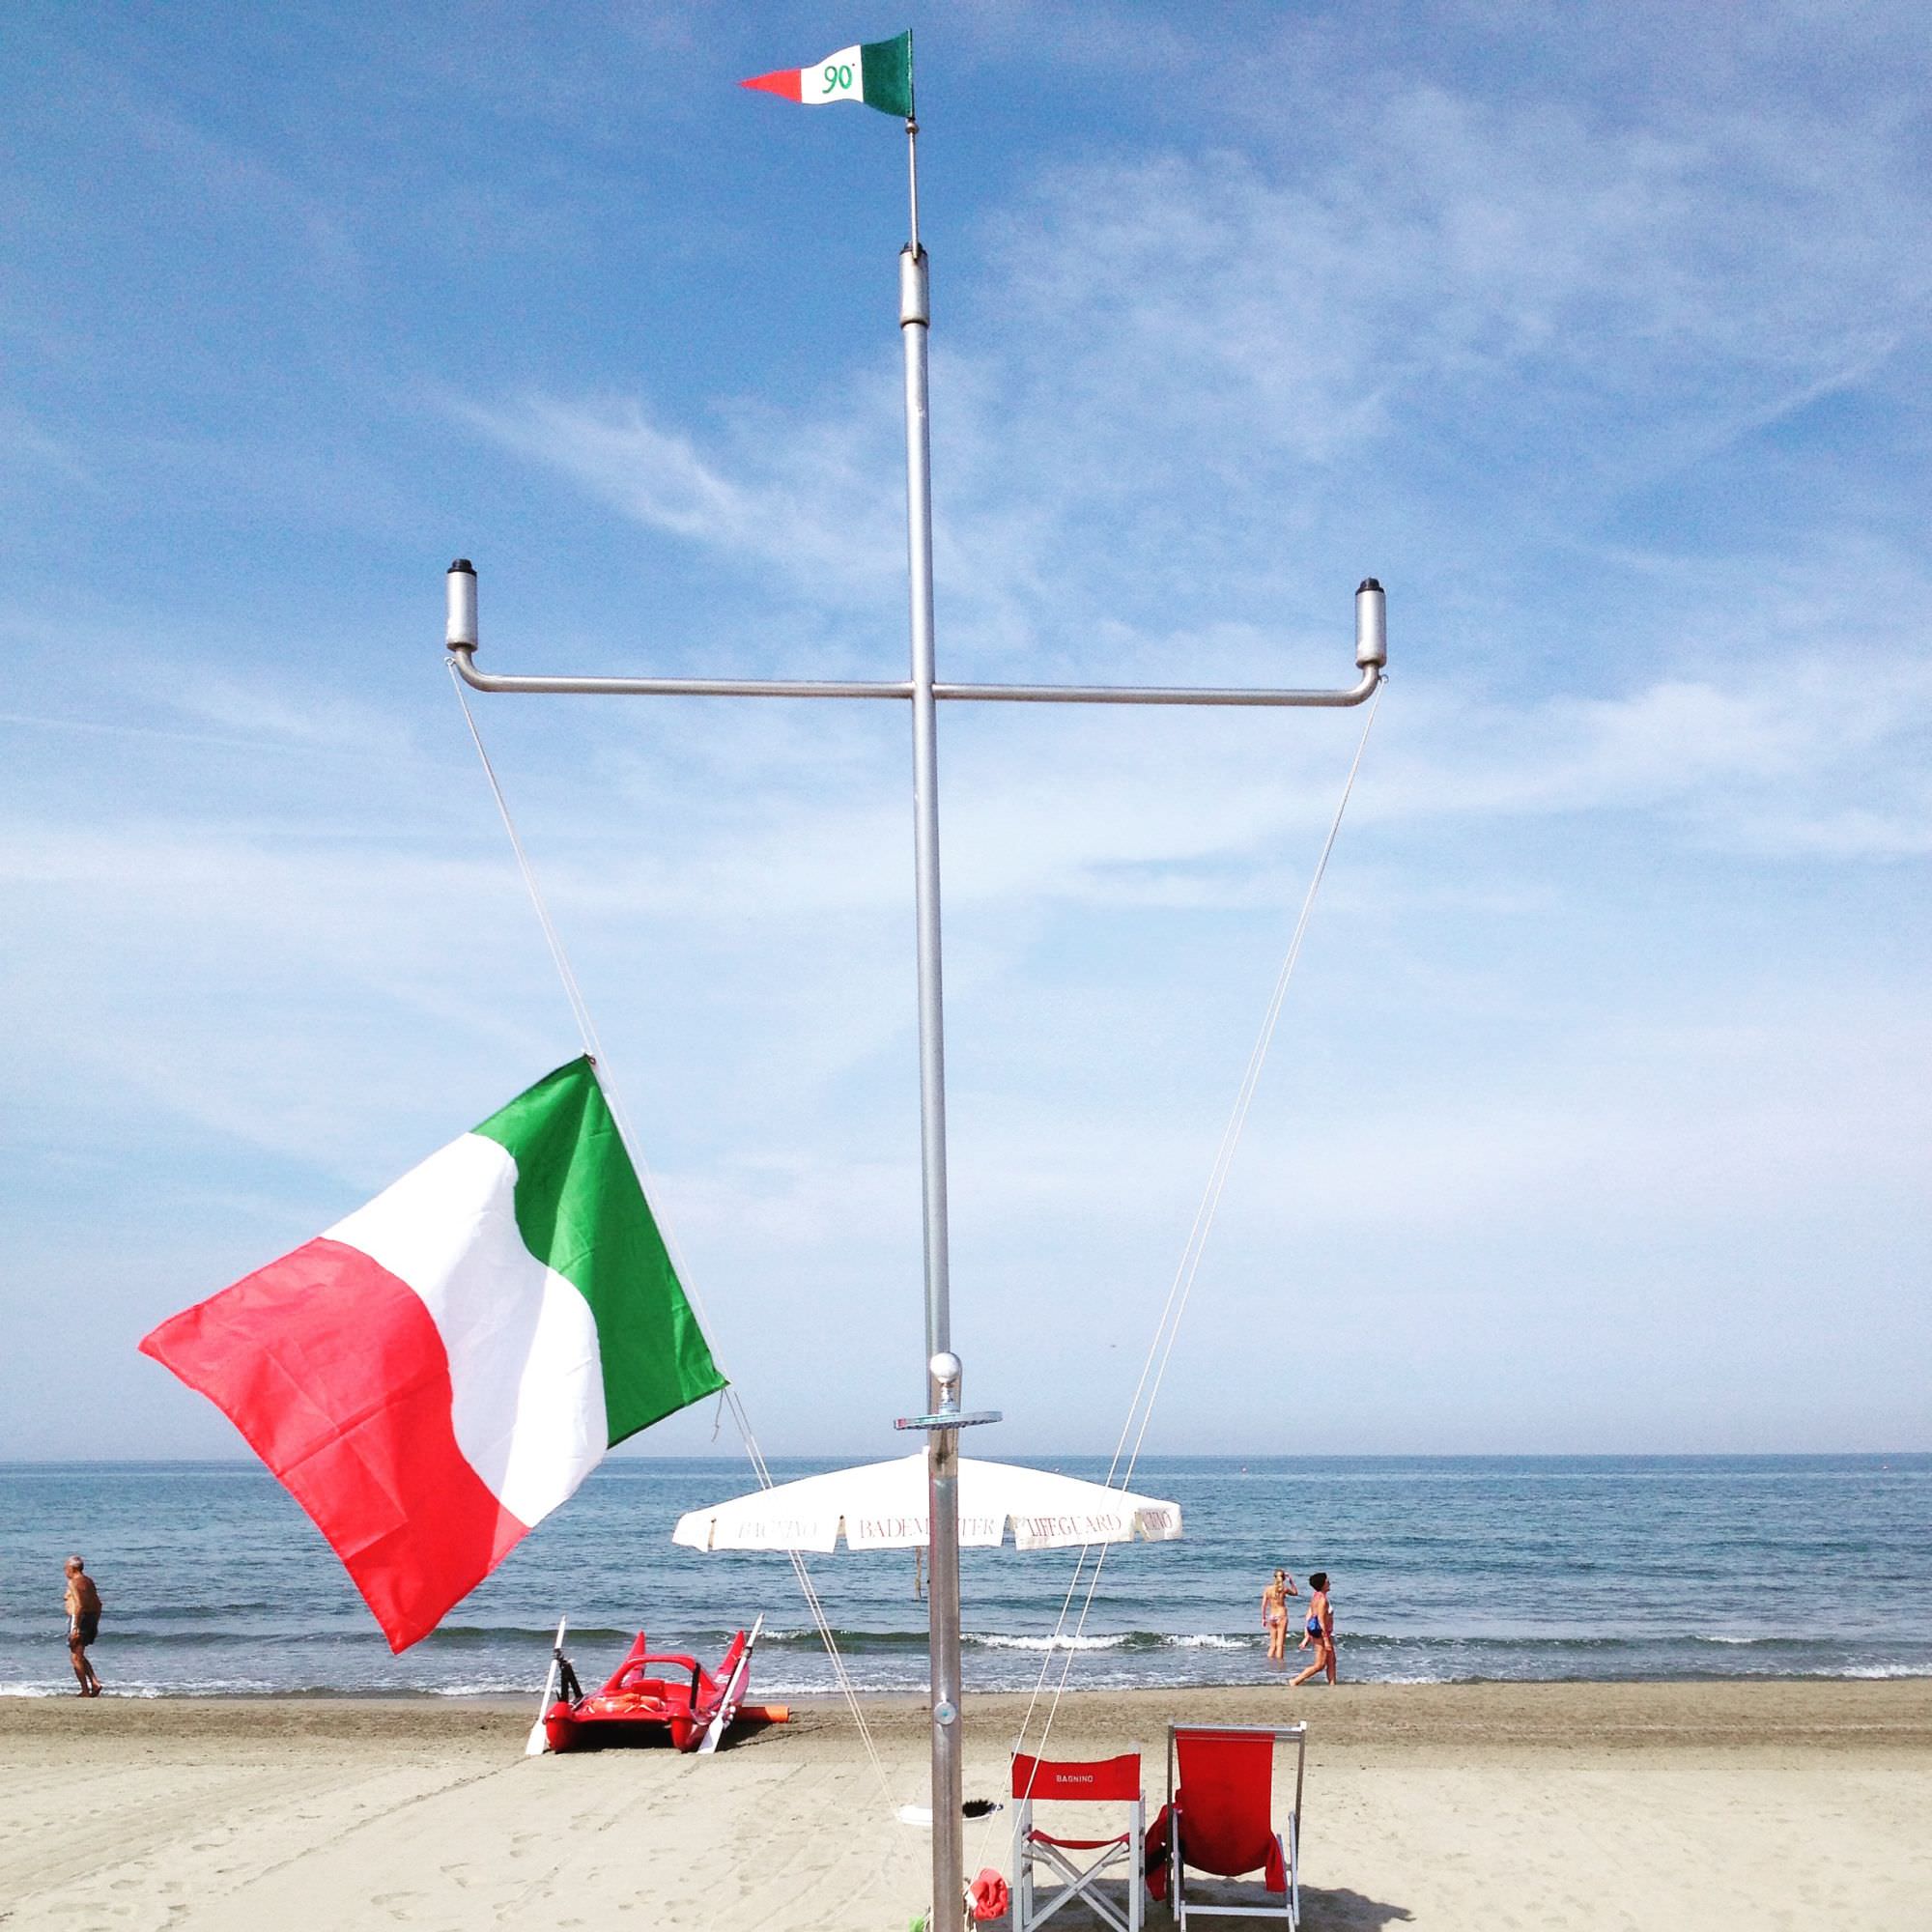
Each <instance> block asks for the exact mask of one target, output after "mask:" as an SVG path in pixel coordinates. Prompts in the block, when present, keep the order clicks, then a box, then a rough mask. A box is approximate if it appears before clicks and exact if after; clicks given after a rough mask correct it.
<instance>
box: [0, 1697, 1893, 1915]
mask: <svg viewBox="0 0 1932 1932" xmlns="http://www.w3.org/2000/svg"><path fill="white" fill-rule="evenodd" d="M1018 1709H1019V1706H1018V1704H1017V1702H1016V1701H1015V1700H1012V1699H1007V1698H993V1697H986V1698H980V1699H978V1700H976V1701H975V1702H974V1703H973V1705H972V1706H971V1708H970V1712H969V1717H970V1719H971V1723H972V1731H971V1734H970V1745H971V1751H970V1758H969V1774H968V1779H967V1790H968V1793H969V1795H984V1796H995V1795H998V1793H999V1791H1000V1788H1001V1785H1002V1782H1003V1774H1004V1747H1005V1742H1006V1741H1007V1740H1008V1738H1009V1734H1010V1733H1011V1731H1012V1729H1013V1728H1014V1726H1015V1724H1016V1721H1017V1716H1018ZM867 1710H868V1716H869V1719H870V1721H871V1723H872V1726H873V1732H874V1737H875V1739H876V1742H877V1746H878V1749H879V1754H880V1758H881V1762H882V1766H883V1771H884V1775H885V1783H886V1784H889V1785H890V1787H891V1796H892V1799H893V1801H894V1802H895V1803H902V1802H907V1801H916V1802H923V1798H924V1791H923V1776H924V1748H925V1723H924V1715H923V1711H922V1710H920V1709H919V1708H917V1707H916V1706H913V1705H910V1704H890V1703H874V1704H870V1705H868V1707H867ZM1290 1716H1296V1717H1306V1718H1307V1719H1309V1720H1310V1724H1311V1733H1310V1739H1311V1742H1310V1752H1309V1769H1308V1786H1307V1795H1306V1804H1305V1824H1304V1838H1303V1847H1304V1850H1303V1871H1304V1882H1305V1892H1304V1896H1305V1908H1306V1909H1305V1919H1304V1922H1305V1923H1306V1924H1307V1925H1309V1926H1310V1927H1313V1928H1316V1932H1321V1928H1350V1932H1370V1928H1378V1927H1383V1926H1395V1925H1405V1926H1415V1927H1418V1928H1442V1932H1465V1928H1466V1932H1476V1928H1479V1927H1480V1928H1483V1932H1494V1928H1507V1927H1523V1928H1531V1927H1551V1926H1577V1927H1586V1926H1587V1927H1608V1926H1623V1925H1629V1926H1644V1927H1649V1928H1655V1927H1660V1926H1662V1927H1672V1926H1683V1927H1687V1928H1688V1927H1727V1926H1739V1927H1746V1926H1751V1927H1758V1926H1780V1925H1789V1926H1801V1925H1812V1924H1830V1925H1832V1926H1833V1927H1835V1928H1840V1932H1850V1928H1857V1927H1871V1928H1880V1927H1884V1928H1900V1927H1906V1926H1911V1925H1915V1924H1924V1923H1927V1922H1928V1908H1927V1905H1926V1900H1927V1898H1928V1896H1932V1837H1928V1834H1927V1833H1926V1831H1925V1829H1924V1821H1925V1819H1926V1818H1927V1817H1928V1816H1932V1682H1926V1681H1922V1680H1912V1681H1902V1682H1889V1683H1842V1682H1790V1681H1780V1682H1759V1683H1727V1684H1717V1683H1706V1684H1621V1685H1611V1684H1563V1685H1538V1686H1529V1685H1495V1684H1487V1685H1468V1686H1454V1685H1419V1686H1389V1685H1361V1686H1344V1687H1343V1688H1342V1689H1341V1690H1339V1691H1328V1690H1313V1689H1311V1690H1307V1691H1304V1692H1298V1693H1294V1694H1293V1696H1292V1697H1291V1696H1289V1695H1286V1694H1284V1693H1282V1692H1280V1691H1277V1690H1220V1691H1200V1690H1196V1691H1189V1692H1179V1691H1176V1692H1162V1691H1131V1692H1088V1693H1082V1694H1080V1695H1077V1696H1069V1697H1068V1699H1067V1700H1066V1701H1065V1704H1064V1705H1063V1707H1062V1711H1061V1715H1060V1719H1059V1724H1058V1729H1057V1732H1056V1741H1057V1744H1058V1745H1060V1746H1064V1747H1065V1749H1066V1750H1067V1752H1068V1753H1069V1754H1077V1753H1078V1752H1081V1751H1092V1752H1098V1751H1101V1750H1115V1749H1119V1748H1120V1747H1122V1746H1123V1745H1124V1744H1126V1743H1128V1742H1130V1741H1132V1740H1136V1739H1138V1740H1140V1741H1141V1742H1142V1744H1143V1745H1144V1747H1146V1748H1147V1750H1148V1753H1149V1759H1150V1762H1149V1769H1148V1790H1149V1797H1150V1800H1151V1802H1157V1801H1158V1798H1159V1796H1160V1795H1161V1791H1160V1787H1161V1779H1162V1776H1163V1774H1162V1769H1161V1764H1160V1750H1161V1739H1162V1737H1163V1726H1164V1725H1165V1723H1166V1722H1167V1720H1168V1719H1169V1718H1170V1717H1191V1718H1212V1719H1227V1720H1230V1721H1234V1720H1247V1721H1261V1720H1267V1719H1279V1718H1285V1717H1290ZM528 1720H529V1713H528V1711H527V1709H525V1708H521V1707H515V1706H511V1705H506V1704H501V1703H490V1704H482V1703H478V1704H466V1703H459V1702H454V1701H450V1700H441V1699H428V1698H420V1699H411V1700H396V1701H388V1702H384V1701H376V1700H368V1701H363V1700H351V1699H276V1700H272V1701H260V1702H252V1701H245V1700H217V1699H193V1700H189V1699H112V1698H109V1699H103V1700H101V1701H99V1702H96V1703H91V1704H83V1703H82V1702H81V1701H80V1700H78V1699H62V1700H55V1699H45V1700H25V1699H23V1700H19V1701H14V1702H10V1703H8V1704H6V1705H4V1706H0V1922H4V1923H5V1924H6V1925H7V1926H9V1927H10V1928H11V1927H27V1926H68V1927H75V1928H92V1927H97V1926H99V1927H130V1928H148V1927H153V1928H160V1927H164V1926H166V1927H174V1926H184V1927H190V1928H195V1932H201V1928H207V1932H226V1928H237V1932H239V1929H240V1928H243V1927H245V1928H248V1932H260V1928H262V1927H265V1926H266V1927H270V1928H313V1932H327V1928H333V1927H350V1926H356V1927H366V1926H380V1925H399V1926H415V1927H424V1928H447V1932H480V1928H484V1927H497V1926H510V1925H535V1924H543V1925H554V1926H560V1927H572V1926H584V1927H597V1926H613V1927H620V1926H636V1927H639V1928H641V1927H644V1926H650V1927H654V1928H655V1927H661V1926H662V1927H686V1926H689V1927H700V1926H701V1927H706V1928H720V1932H724V1929H725V1928H741V1927H742V1928H750V1927H753V1926H762V1927H801V1928H804V1927H827V1928H831V1927H839V1928H850V1927H874V1926H876V1927H881V1928H885V1927H890V1928H894V1932H898V1929H899V1928H903V1927H904V1926H905V1924H906V1921H907V1919H908V1918H909V1917H910V1915H911V1912H912V1910H913V1908H914V1906H915V1905H916V1904H917V1903H918V1901H919V1899H920V1897H921V1893H922V1889H923V1873H924V1868H925V1861H926V1857H927V1840H926V1837H925V1835H924V1833H923V1832H921V1831H919V1830H918V1829H917V1828H912V1827H908V1826H905V1825H902V1824H899V1823H897V1822H896V1821H895V1819H894V1817H893V1816H892V1813H891V1810H890V1808H889V1806H888V1802H887V1794H886V1791H885V1789H884V1788H882V1782H881V1779H880V1776H878V1775H877V1774H876V1773H875V1772H874V1770H873V1767H872V1765H871V1763H870V1761H869V1760H868V1758H867V1754H866V1752H865V1751H864V1749H863V1748H862V1747H861V1745H860V1742H859V1738H858V1734H857V1732H856V1729H855V1727H854V1726H853V1724H852V1722H851V1719H850V1718H849V1717H848V1716H847V1715H846V1714H845V1713H844V1712H843V1711H842V1710H841V1709H839V1708H838V1707H836V1706H832V1705H807V1706H803V1707H800V1708H799V1709H798V1712H797V1720H796V1721H795V1722H794V1723H793V1724H791V1725H789V1726H787V1727H785V1728H782V1729H777V1730H771V1731H767V1732H764V1733H762V1734H760V1735H757V1736H754V1737H751V1738H748V1739H746V1740H745V1741H744V1742H742V1743H741V1744H738V1745H736V1746H735V1747H731V1748H729V1749H728V1750H726V1751H725V1753H722V1754H721V1755H720V1756H718V1757H716V1758H713V1759H708V1760H703V1759H696V1758H680V1757H678V1756H675V1755H674V1754H672V1753H670V1752H668V1751H652V1750H645V1751H639V1750H632V1751H622V1752H615V1751H612V1752H602V1753H596V1754H586V1755H578V1756H571V1757H565V1758H545V1759H535V1760H526V1759H525V1758H524V1757H523V1756H522V1755H521V1754H520V1751H521V1746H522V1742H523V1738H524V1735H525V1732H526V1728H527V1725H528ZM1007 1830H1008V1819H1007V1817H1006V1816H1005V1815H1004V1814H1003V1815H1001V1816H999V1817H998V1818H996V1819H995V1820H994V1821H993V1823H992V1828H991V1830H990V1831H983V1828H981V1827H980V1826H977V1825H975V1826H969V1828H968V1836H967V1859H968V1864H969V1868H977V1867H978V1866H979V1865H980V1864H981V1863H992V1864H997V1865H999V1866H1001V1868H1002V1869H1004V1868H1005V1865H1006V1854H1007V1846H1006V1833H1007ZM1056 1922H1058V1923H1063V1924H1069V1925H1077V1924H1085V1923H1091V1922H1092V1921H1091V1920H1089V1919H1086V1918H1082V1917H1081V1916H1080V1915H1078V1914H1076V1913H1068V1914H1065V1915H1063V1917H1062V1918H1061V1919H1059V1920H1058V1921H1056ZM1149 1922H1150V1923H1151V1925H1154V1926H1159V1925H1162V1924H1165V1923H1168V1922H1169V1919H1168V1916H1167V1914H1166V1912H1165V1910H1164V1909H1163V1908H1158V1907H1156V1908H1154V1909H1153V1910H1152V1912H1151V1915H1150V1921H1149ZM1230 1922H1231V1923H1232V1922H1237V1921H1230Z"/></svg>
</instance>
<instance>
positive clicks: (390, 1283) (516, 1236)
mask: <svg viewBox="0 0 1932 1932" xmlns="http://www.w3.org/2000/svg"><path fill="white" fill-rule="evenodd" d="M141 1352H142V1353H143V1354H146V1355H152V1356H153V1357H154V1358H155V1360H156V1361H157V1362H159V1363H160V1364H161V1365H162V1366H163V1367H164V1368H167V1369H170V1370H172V1371H173V1372H174V1373H175V1374H176V1375H177V1376H179V1377H180V1378H181V1379H182V1380H183V1381H185V1383H186V1384H187V1385H188V1387H189V1388H192V1389H198V1390H200V1392H201V1393H202V1394H203V1395H205V1396H207V1397H208V1399H209V1400H210V1401H211V1402H213V1404H214V1406H216V1407H217V1408H219V1409H220V1410H221V1411H222V1413H223V1414H225V1415H226V1416H227V1417H228V1419H229V1420H230V1421H231V1422H233V1423H234V1425H235V1426H236V1428H238V1429H239V1430H240V1431H241V1434H242V1435H244V1436H246V1437H247V1440H248V1445H249V1447H250V1448H252V1449H253V1450H254V1451H255V1453H256V1454H257V1455H258V1456H259V1457H261V1459H262V1461H263V1462H264V1463H267V1464H268V1465H269V1468H270V1471H271V1472H272V1473H273V1474H274V1476H275V1477H276V1478H277V1479H278V1480H279V1481H280V1482H281V1484H282V1486H283V1488H285V1489H286V1490H287V1491H288V1492H289V1493H290V1494H291V1495H292V1496H294V1497H295V1499H296V1501H297V1502H298V1503H299V1504H300V1505H301V1506H302V1508H303V1509H304V1510H306V1511H307V1512H308V1514H309V1516H310V1517H311V1518H312V1519H313V1520H314V1522H315V1525H316V1527H317V1528H318V1529H320V1530H321V1531H322V1533H323V1535H324V1536H325V1537H327V1540H328V1543H329V1546H330V1547H331V1548H333V1549H334V1551H335V1553H336V1555H338V1556H339V1557H341V1559H342V1561H343V1564H344V1566H345V1567H346V1568H347V1570H348V1572H349V1574H350V1577H352V1578H353V1579H354V1580H355V1587H356V1588H357V1589H358V1590H360V1591H361V1593H362V1596H363V1599H364V1601H365V1602H366V1603H367V1604H368V1605H369V1607H370V1609H371V1610H372V1611H374V1613H375V1616H376V1621H377V1622H378V1623H379V1624H381V1625H382V1627H383V1634H384V1635H385V1636H386V1637H387V1638H388V1639H389V1647H390V1648H391V1649H392V1650H404V1649H406V1648H408V1646H409V1645H411V1644H412V1643H414V1642H415V1641H416V1639H417V1638H418V1637H422V1636H427V1635H428V1634H429V1633H430V1632H431V1631H433V1630H434V1629H435V1628H436V1626H437V1625H438V1623H439V1622H440V1621H441V1619H442V1616H443V1613H444V1612H445V1611H446V1610H448V1609H449V1608H450V1606H451V1605H453V1604H455V1603H456V1602H457V1601H458V1600H459V1599H460V1598H463V1597H465V1596H467V1595H468V1594H469V1592H470V1591H471V1590H473V1589H474V1588H475V1587H476V1585H477V1584H478V1583H480V1582H481V1581H482V1580H483V1578H484V1577H487V1576H488V1575H489V1574H490V1572H491V1571H492V1570H494V1569H495V1568H496V1567H497V1564H498V1563H500V1562H501V1561H502V1560H503V1558H504V1557H505V1556H506V1555H507V1554H508V1553H509V1552H510V1550H511V1549H513V1548H515V1547H516V1545H517V1544H518V1543H520V1542H521V1541H522V1540H523V1538H524V1536H525V1535H526V1533H527V1532H528V1531H529V1530H530V1528H531V1527H532V1526H533V1525H534V1524H536V1523H539V1522H541V1521H542V1520H543V1519H544V1518H545V1517H547V1516H548V1515H549V1514H550V1513H551V1511H552V1510H554V1509H555V1508H556V1507H557V1505H558V1504H559V1503H561V1502H563V1501H564V1500H565V1498H566V1497H568V1496H569V1495H570V1494H571V1492H573V1491H574V1490H575V1489H576V1488H577V1486H578V1484H580V1483H581V1482H582V1480H583V1479H584V1477H585V1476H586V1475H588V1474H589V1473H590V1471H591V1470H592V1469H593V1468H595V1467H596V1465H597V1464H598V1463H600V1462H602V1461H603V1459H604V1453H605V1451H606V1450H607V1449H610V1448H612V1447H614V1446H615V1445H616V1444H617V1443H619V1442H621V1441H623V1439H624V1438H625V1437H626V1436H627V1435H635V1434H636V1433H637V1432H638V1431H639V1430H640V1429H644V1428H647V1427H648V1426H649V1425H650V1424H651V1423H653V1422H657V1421H659V1420H661V1419H662V1418H663V1417H665V1416H667V1415H669V1414H670V1413H671V1412H672V1411H673V1410H675V1409H680V1408H683V1407H685V1406H688V1405H689V1404H691V1403H694V1402H697V1401H699V1400H700V1399H701V1398H703V1397H704V1396H706V1395H709V1394H711V1393H712V1392H713V1391H714V1390H717V1389H721V1388H723V1387H724V1386H725V1378H724V1377H723V1376H722V1375H720V1374H719V1372H718V1369H717V1366H716V1364H715V1363H714V1362H713V1361H712V1359H711V1350H709V1349H708V1348H707V1347H706V1346H705V1342H704V1336H703V1333H702V1331H701V1330H700V1329H699V1328H698V1325H697V1321H696V1317H695V1316H694V1315H693V1313H692V1311H691V1305H690V1303H689V1302H687V1301H686V1300H685V1297H684V1290H683V1288H682V1287H681V1286H680V1285H679V1282H678V1279H677V1274H676V1271H675V1270H674V1269H673V1268H672V1266H671V1263H670V1257H669V1255H668V1253H667V1252H666V1250H665V1244H664V1241H663V1238H662V1237H661V1236H660V1235H659V1234H658V1228H657V1223H656V1221H655V1220H654V1219H653V1218H652V1215H651V1210H650V1205H649V1203H648V1202H646V1201H645V1199H644V1191H643V1189H642V1188H641V1187H639V1184H638V1177H637V1172H636V1170H635V1169H634V1168H633V1167H632V1165H631V1159H630V1156H629V1154H627V1153H626V1152H625V1151H624V1144H623V1141H622V1140H621V1139H620V1138H619V1136H618V1133H617V1129H616V1125H615V1122H613V1121H612V1120H611V1110H610V1107H609V1105H608V1104H607V1102H606V1101H605V1098H604V1092H603V1089H602V1088H601V1087H600V1086H599V1085H598V1084H597V1073H596V1069H595V1068H594V1067H593V1066H592V1065H591V1063H590V1061H589V1060H588V1059H587V1058H586V1059H582V1060H574V1061H572V1062H571V1063H570V1065H568V1066H560V1067H558V1068H557V1070H556V1071H555V1072H554V1073H553V1074H550V1075H549V1076H548V1077H547V1078H545V1079H542V1080H539V1081H538V1082H537V1084H536V1085H535V1086H534V1087H532V1088H531V1089H530V1090H529V1091H528V1092H527V1093H526V1094H519V1095H518V1096H517V1097H516V1098H515V1099H514V1100H512V1101H511V1102H510V1103H509V1105H508V1106H506V1107H502V1108H499V1109H498V1110H497V1112H496V1113H494V1114H492V1115H491V1116H490V1118H489V1119H488V1120H487V1121H485V1122H483V1123H482V1125H481V1126H479V1127H477V1128H476V1129H475V1131H474V1132H472V1133H467V1134H464V1135H462V1136H460V1137H459V1138H458V1139H456V1140H453V1141H451V1142H450V1144H449V1145H448V1146H447V1147H446V1148H443V1149H442V1150H441V1151H440V1152H437V1153H433V1154H431V1155H430V1157H429V1158H428V1159H427V1160H426V1161H424V1162H423V1163H422V1164H421V1165H420V1166H418V1167H415V1168H412V1170H411V1171H410V1172H409V1173H408V1174H406V1175H404V1176H403V1178H402V1179H400V1180H399V1181H397V1182H396V1183H395V1184H394V1186H392V1187H388V1188H385V1189H384V1191H383V1192H382V1193H381V1194H379V1195H377V1197H376V1198H375V1200H373V1201H371V1202H370V1203H369V1204H368V1205H367V1206H366V1207H363V1208H357V1209H356V1210H355V1213H353V1214H351V1215H349V1216H348V1217H347V1218H346V1219H344V1220H341V1221H338V1222H336V1224H335V1225H334V1226H333V1227H332V1228H329V1229H327V1231H326V1232H325V1233H323V1234H321V1235H319V1236H317V1237H316V1238H315V1239H314V1240H312V1241H307V1242H304V1243H303V1245H302V1246H300V1247H298V1248H297V1249H296V1250H295V1251H294V1252H293V1253H292V1254H287V1255H284V1256H283V1257H282V1258H281V1260H280V1261H278V1262H270V1264H269V1265H268V1266H267V1267H264V1268H258V1269H257V1270H256V1271H255V1272H254V1273H253V1274H251V1275H247V1276H244V1277H243V1278H242V1279H241V1281H238V1282H237V1283H236V1284H235V1285H234V1287H232V1288H227V1289H223V1290H222V1292H221V1293H219V1294H217V1295H214V1296H213V1297H212V1298H211V1299H210V1300H207V1301H204V1302H201V1303H199V1304H198V1305H197V1306H195V1307H193V1308H189V1309H186V1310H185V1311H184V1312H183V1313H182V1314H180V1315H176V1316H173V1317H171V1318H170V1319H169V1320H168V1321H163V1322H162V1323H161V1325H160V1326H159V1327H158V1328H156V1330H155V1332H154V1333H153V1334H152V1335H150V1336H149V1337H148V1338H147V1339H146V1340H145V1341H144V1342H143V1343H142V1344H141Z"/></svg>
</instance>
